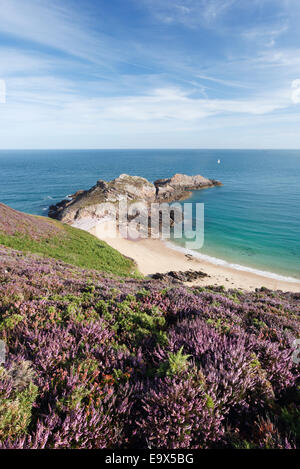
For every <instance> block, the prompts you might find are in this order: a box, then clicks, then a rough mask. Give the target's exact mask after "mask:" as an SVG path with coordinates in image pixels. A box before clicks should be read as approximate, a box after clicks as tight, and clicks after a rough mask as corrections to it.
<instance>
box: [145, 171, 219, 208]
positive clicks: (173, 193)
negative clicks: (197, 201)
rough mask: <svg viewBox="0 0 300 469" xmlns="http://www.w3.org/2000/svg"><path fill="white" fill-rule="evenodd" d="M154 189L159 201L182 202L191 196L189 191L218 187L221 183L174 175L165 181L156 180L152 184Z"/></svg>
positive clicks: (198, 177)
mask: <svg viewBox="0 0 300 469" xmlns="http://www.w3.org/2000/svg"><path fill="white" fill-rule="evenodd" d="M154 185H155V187H156V198H157V199H158V200H160V201H167V202H170V201H174V200H183V199H186V198H188V197H190V195H191V191H193V190H199V189H204V188H207V187H212V186H220V185H222V184H221V182H219V181H215V180H214V179H207V178H205V177H203V176H200V175H196V176H187V175H185V174H175V176H173V177H171V178H166V179H158V180H157V181H155V182H154Z"/></svg>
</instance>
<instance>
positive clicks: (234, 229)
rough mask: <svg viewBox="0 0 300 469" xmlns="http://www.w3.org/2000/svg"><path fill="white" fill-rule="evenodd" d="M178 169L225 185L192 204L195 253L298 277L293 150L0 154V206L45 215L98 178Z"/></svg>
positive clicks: (298, 184)
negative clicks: (196, 210) (197, 223)
mask: <svg viewBox="0 0 300 469" xmlns="http://www.w3.org/2000/svg"><path fill="white" fill-rule="evenodd" d="M218 159H220V160H221V163H220V164H218V162H217V161H218ZM179 172H180V173H186V174H197V173H200V174H203V175H204V176H206V177H209V178H215V179H219V180H221V181H222V182H223V184H224V186H223V187H216V188H213V189H208V190H203V191H199V192H194V194H193V196H192V199H191V200H192V201H193V202H204V204H205V242H204V246H203V248H202V249H201V251H200V253H201V254H205V255H209V256H213V257H215V258H220V259H223V260H225V261H227V262H230V263H234V264H240V265H243V266H246V267H250V268H256V269H259V270H264V271H269V272H274V273H276V274H280V275H285V276H290V277H295V278H298V279H300V151H283V150H278V151H273V150H268V151H266V150H264V151H261V150H252V151H245V150H77V151H73V150H70V151H60V150H55V151H54V150H52V151H46V150H43V151H0V201H1V202H3V203H5V204H7V205H10V206H11V207H13V208H15V209H18V210H22V211H25V212H28V213H34V214H38V215H46V214H47V208H48V206H49V205H50V204H53V203H55V202H58V201H59V200H61V199H63V198H65V197H66V195H68V194H70V193H72V192H75V191H76V190H78V189H86V188H89V187H90V186H92V185H93V184H94V183H95V182H96V180H97V179H106V180H109V179H112V178H114V177H117V176H118V175H119V174H121V173H129V174H132V175H138V176H144V177H146V178H147V179H149V180H151V181H154V180H155V179H157V178H161V177H168V176H171V175H173V174H174V173H179ZM191 200H190V201H191ZM179 244H180V243H179Z"/></svg>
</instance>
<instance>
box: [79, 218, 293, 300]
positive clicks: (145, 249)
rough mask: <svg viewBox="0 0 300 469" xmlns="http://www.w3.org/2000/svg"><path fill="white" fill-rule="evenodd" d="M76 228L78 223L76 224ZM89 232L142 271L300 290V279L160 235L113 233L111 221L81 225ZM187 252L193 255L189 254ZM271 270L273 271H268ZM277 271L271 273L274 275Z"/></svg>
mask: <svg viewBox="0 0 300 469" xmlns="http://www.w3.org/2000/svg"><path fill="white" fill-rule="evenodd" d="M78 228H79V227H78ZM81 229H85V230H86V231H88V232H89V233H91V234H93V235H94V236H96V237H97V238H99V239H101V240H103V241H105V242H106V243H107V244H109V245H110V246H111V247H113V248H114V249H116V250H117V251H119V252H120V253H121V254H123V255H125V256H127V257H130V258H132V259H133V260H134V261H135V262H136V264H137V267H138V269H139V271H140V272H141V273H142V274H143V275H146V276H147V275H152V274H154V273H158V272H159V273H166V272H169V271H171V270H173V271H179V270H181V271H186V270H201V271H203V272H204V273H206V274H207V275H209V277H205V278H203V279H198V280H195V281H193V282H189V283H187V284H188V285H198V286H203V287H205V286H209V285H214V286H220V285H223V286H224V287H225V288H227V289H229V288H231V289H232V288H237V289H242V290H246V291H254V290H255V289H256V288H261V287H265V288H268V289H270V290H282V291H291V292H298V293H299V292H300V281H297V279H295V281H293V280H292V279H290V280H289V279H287V280H283V279H280V278H272V277H267V276H264V275H262V274H259V273H256V272H252V271H249V270H247V267H244V266H240V267H241V268H240V269H238V268H234V267H231V266H230V265H226V261H224V264H221V263H220V264H217V263H213V262H209V260H207V259H203V258H200V257H198V258H197V257H196V256H195V255H197V253H193V251H191V252H190V253H189V254H188V255H187V254H186V253H184V252H183V249H184V248H180V246H176V245H175V244H174V245H173V244H172V247H170V242H169V241H167V242H165V241H163V240H162V239H152V238H147V239H139V240H129V239H125V238H122V237H119V236H117V237H112V236H111V229H112V224H111V222H110V221H105V222H104V223H100V224H98V225H96V226H93V227H90V226H89V227H88V226H86V227H83V226H81ZM190 254H191V255H192V256H193V257H192V258H191V257H190ZM220 261H221V260H220ZM270 274H272V273H270ZM275 276H276V274H274V277H275Z"/></svg>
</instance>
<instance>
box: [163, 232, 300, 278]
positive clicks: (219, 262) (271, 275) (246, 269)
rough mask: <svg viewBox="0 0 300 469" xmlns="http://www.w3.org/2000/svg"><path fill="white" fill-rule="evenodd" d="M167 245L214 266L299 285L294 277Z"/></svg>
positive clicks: (167, 242) (166, 242) (166, 243)
mask: <svg viewBox="0 0 300 469" xmlns="http://www.w3.org/2000/svg"><path fill="white" fill-rule="evenodd" d="M165 245H166V246H167V247H168V248H171V249H173V250H174V251H179V252H183V253H184V254H190V255H191V256H193V257H195V258H196V259H202V260H204V261H207V262H210V263H211V264H214V265H223V266H225V267H230V268H231V269H235V270H241V271H243V272H251V273H252V274H256V275H261V276H262V277H267V278H272V279H274V280H280V281H283V282H290V283H299V284H300V280H298V279H296V278H293V277H285V276H283V275H279V274H275V273H273V272H266V271H264V270H259V269H253V268H252V267H246V266H245V265H240V264H231V263H230V262H227V261H225V260H224V259H219V258H217V257H213V256H208V255H207V254H201V253H200V252H197V251H193V250H192V249H187V248H184V247H182V246H178V245H176V244H174V243H171V242H169V241H165Z"/></svg>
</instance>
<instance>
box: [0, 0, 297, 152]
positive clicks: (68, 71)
mask: <svg viewBox="0 0 300 469" xmlns="http://www.w3.org/2000/svg"><path fill="white" fill-rule="evenodd" d="M299 24H300V1H299V0H63V1H61V0H0V149H23V148H26V149H31V148H33V149H34V148H36V149H39V148H53V149H55V148H66V149H69V148H70V149H71V148H291V149H293V148H295V149H300V28H299Z"/></svg>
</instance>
